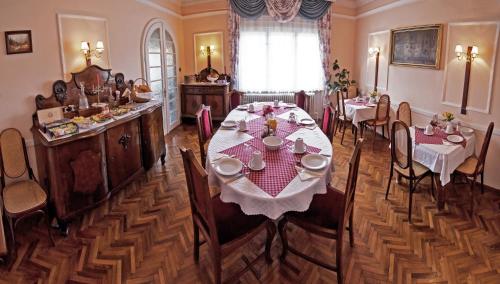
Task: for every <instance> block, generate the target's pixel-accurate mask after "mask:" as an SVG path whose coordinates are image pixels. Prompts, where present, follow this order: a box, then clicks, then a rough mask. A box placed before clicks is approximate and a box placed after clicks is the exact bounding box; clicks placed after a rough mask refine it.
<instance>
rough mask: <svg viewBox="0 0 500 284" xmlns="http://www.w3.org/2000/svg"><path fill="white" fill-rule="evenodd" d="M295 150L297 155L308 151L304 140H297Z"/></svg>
mask: <svg viewBox="0 0 500 284" xmlns="http://www.w3.org/2000/svg"><path fill="white" fill-rule="evenodd" d="M294 149H295V153H300V154H301V153H304V152H305V151H306V144H305V143H304V139H302V138H297V140H295V144H294Z"/></svg>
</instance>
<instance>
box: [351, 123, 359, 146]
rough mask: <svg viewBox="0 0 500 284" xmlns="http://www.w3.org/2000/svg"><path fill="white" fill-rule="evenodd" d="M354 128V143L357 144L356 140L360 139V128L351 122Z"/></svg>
mask: <svg viewBox="0 0 500 284" xmlns="http://www.w3.org/2000/svg"><path fill="white" fill-rule="evenodd" d="M351 127H352V129H354V141H353V142H354V145H356V141H358V128H357V127H356V126H354V124H351Z"/></svg>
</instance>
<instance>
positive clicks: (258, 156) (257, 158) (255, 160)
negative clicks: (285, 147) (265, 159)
mask: <svg viewBox="0 0 500 284" xmlns="http://www.w3.org/2000/svg"><path fill="white" fill-rule="evenodd" d="M248 164H249V166H250V167H251V168H254V169H260V168H262V152H260V151H255V152H253V153H252V158H250V162H249V163H248Z"/></svg>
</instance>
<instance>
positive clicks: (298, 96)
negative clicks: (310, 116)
mask: <svg viewBox="0 0 500 284" xmlns="http://www.w3.org/2000/svg"><path fill="white" fill-rule="evenodd" d="M294 100H295V104H296V105H297V106H298V107H300V108H301V109H303V110H305V111H306V112H309V104H310V99H309V96H308V95H307V94H306V92H304V91H299V92H297V93H295V95H294Z"/></svg>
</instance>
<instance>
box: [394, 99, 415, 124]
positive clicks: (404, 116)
mask: <svg viewBox="0 0 500 284" xmlns="http://www.w3.org/2000/svg"><path fill="white" fill-rule="evenodd" d="M396 119H397V120H400V121H402V122H404V123H406V125H408V127H410V126H412V125H413V124H412V120H411V107H410V104H409V103H408V102H402V103H400V104H399V106H398V112H397V113H396Z"/></svg>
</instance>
